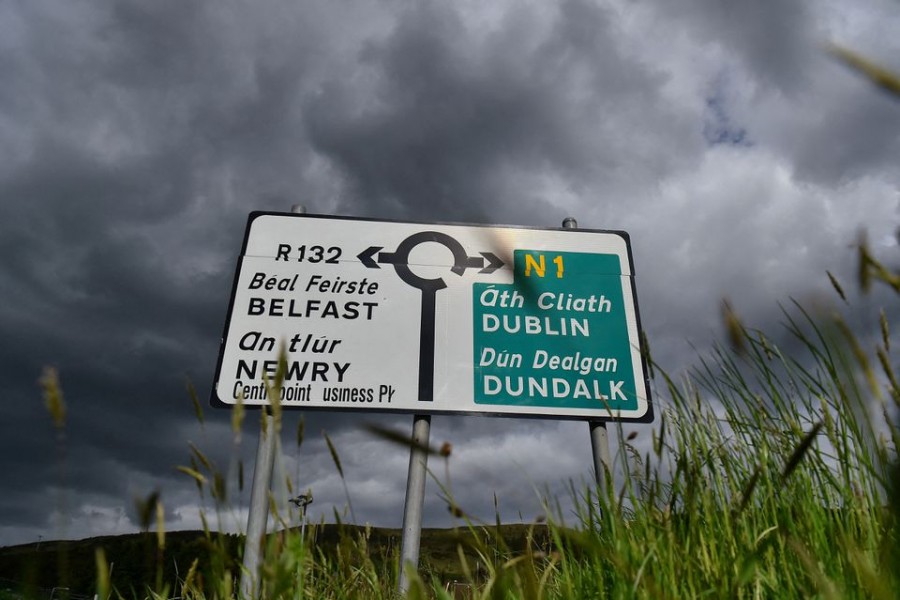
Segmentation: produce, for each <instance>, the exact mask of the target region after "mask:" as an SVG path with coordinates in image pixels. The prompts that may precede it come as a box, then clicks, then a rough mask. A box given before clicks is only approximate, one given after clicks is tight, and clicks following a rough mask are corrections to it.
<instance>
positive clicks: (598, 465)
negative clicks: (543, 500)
mask: <svg viewBox="0 0 900 600" xmlns="http://www.w3.org/2000/svg"><path fill="white" fill-rule="evenodd" d="M562 226H563V227H565V228H566V229H578V221H576V220H575V219H574V218H572V217H566V218H565V219H564V220H563V222H562ZM588 425H589V426H590V429H591V454H593V456H594V477H595V479H596V480H597V485H598V486H599V487H600V490H601V493H605V492H606V483H607V479H608V478H610V477H612V461H611V460H610V457H609V433H608V432H607V431H606V421H597V420H593V419H592V420H590V421H588Z"/></svg>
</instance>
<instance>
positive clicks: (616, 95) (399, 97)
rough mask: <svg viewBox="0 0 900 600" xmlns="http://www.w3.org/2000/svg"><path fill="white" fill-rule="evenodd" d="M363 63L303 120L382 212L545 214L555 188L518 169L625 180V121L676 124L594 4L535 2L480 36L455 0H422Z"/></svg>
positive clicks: (658, 80) (652, 75)
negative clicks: (554, 7) (539, 7)
mask: <svg viewBox="0 0 900 600" xmlns="http://www.w3.org/2000/svg"><path fill="white" fill-rule="evenodd" d="M360 62H361V64H360V67H359V68H360V73H358V74H357V76H356V77H353V78H340V79H337V78H336V79H334V80H331V81H328V82H326V83H325V84H324V85H323V86H322V89H321V90H320V91H319V92H318V93H317V94H316V95H314V96H313V98H312V100H311V101H310V102H309V104H308V107H307V110H306V120H307V123H308V126H309V129H310V135H311V140H312V142H313V143H314V144H315V146H316V148H317V149H318V150H319V151H321V152H322V153H324V154H325V155H326V156H328V157H330V158H332V159H333V160H334V161H335V162H336V163H337V164H338V165H340V166H341V167H342V169H343V170H344V171H345V172H346V173H347V174H348V176H349V177H350V179H351V181H352V182H353V184H354V188H355V194H354V196H353V198H354V200H355V201H358V200H356V199H359V198H365V199H366V200H367V203H368V204H367V205H368V206H369V207H372V204H371V203H372V202H375V203H377V204H375V207H377V206H378V205H379V204H383V205H384V207H385V210H386V214H385V216H387V215H391V216H393V215H396V216H408V217H413V218H424V217H426V216H429V215H430V216H432V218H433V216H434V215H440V217H441V218H444V219H451V220H466V221H484V220H486V219H488V218H489V216H488V214H487V213H486V212H485V208H486V207H488V206H490V214H491V215H494V216H493V217H492V218H494V219H496V216H495V215H497V214H498V213H499V214H509V215H516V218H517V219H518V220H519V221H520V222H522V221H524V222H529V223H530V222H541V221H543V223H546V221H547V218H548V215H547V198H546V197H545V198H540V197H538V196H535V195H534V193H533V190H529V189H528V186H529V185H530V182H527V181H524V182H523V181H517V176H519V175H524V174H525V173H529V172H530V173H542V172H548V173H551V174H553V175H555V176H558V177H560V178H562V179H565V180H567V181H568V182H569V185H571V186H574V187H578V186H580V185H585V184H586V183H587V181H593V180H595V179H602V178H604V177H608V178H610V179H617V178H618V173H617V170H618V165H619V164H620V161H621V160H623V157H622V156H621V155H620V151H621V150H624V151H625V152H632V151H633V149H632V148H631V147H630V146H628V145H627V144H626V145H624V146H623V147H622V148H616V146H615V144H616V142H617V141H619V139H620V138H621V136H623V135H632V134H633V133H634V131H630V132H626V131H622V130H620V129H619V127H624V128H626V129H627V127H628V126H629V125H631V126H633V127H635V128H637V130H638V131H639V132H640V131H650V130H652V129H653V128H654V127H657V126H659V127H663V128H664V129H667V130H671V129H673V128H675V129H677V128H678V127H679V123H678V119H677V118H674V115H670V114H668V112H667V110H666V108H665V106H664V105H663V104H661V103H657V101H656V100H655V98H654V91H655V90H656V88H658V87H659V86H660V85H661V84H662V82H663V77H662V75H661V74H660V73H656V72H654V71H653V70H650V69H647V68H646V67H645V66H644V65H641V64H638V63H637V62H636V61H634V60H633V59H632V58H630V57H629V56H628V55H623V54H622V52H621V50H620V48H619V47H618V46H617V45H616V44H615V40H614V35H613V34H612V32H611V31H610V23H609V16H608V13H607V11H606V10H605V9H602V8H599V7H597V6H595V5H593V4H591V3H585V2H565V3H563V4H562V5H561V7H560V10H559V11H558V12H557V11H551V14H549V15H541V14H537V13H532V12H529V11H528V10H527V9H526V10H524V11H522V14H517V15H515V16H509V17H508V19H507V20H504V21H502V22H501V24H500V25H499V31H497V32H495V33H494V35H492V36H490V37H489V38H488V39H484V40H483V39H478V38H477V37H475V36H473V35H472V32H471V31H470V30H469V29H468V28H467V26H466V24H465V23H464V22H463V21H462V17H461V16H460V15H459V14H457V13H456V12H455V11H454V9H452V8H449V7H448V6H447V5H444V4H440V3H431V2H428V3H422V4H417V5H414V7H412V8H409V9H407V12H405V13H403V15H402V18H401V19H399V22H398V24H397V25H396V27H395V28H394V29H393V31H391V33H390V35H388V36H386V37H385V38H384V39H379V40H375V41H372V42H369V43H367V44H366V45H365V46H364V49H363V50H362V52H361V56H360ZM626 98H627V99H628V100H627V102H628V105H627V106H625V105H623V101H625V99H626ZM670 117H672V121H674V123H671V122H668V123H667V122H666V120H667V119H669V118H670ZM623 122H624V125H623ZM628 158H630V157H628ZM633 158H638V157H637V156H634V157H633ZM640 158H651V160H653V161H654V162H660V161H657V160H656V159H657V157H647V156H643V157H640ZM626 160H627V158H626ZM655 166H661V167H663V168H665V167H667V166H668V165H665V164H663V165H655ZM348 208H350V207H348ZM369 210H372V209H371V208H370V209H369ZM563 216H564V215H563ZM559 218H560V217H559V216H557V215H553V217H552V221H554V222H555V221H557V220H559Z"/></svg>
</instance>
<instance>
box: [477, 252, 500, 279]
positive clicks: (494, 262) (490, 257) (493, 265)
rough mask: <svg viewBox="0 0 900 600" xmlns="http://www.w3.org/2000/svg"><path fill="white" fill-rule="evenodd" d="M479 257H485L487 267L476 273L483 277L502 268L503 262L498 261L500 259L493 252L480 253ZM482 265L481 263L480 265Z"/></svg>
mask: <svg viewBox="0 0 900 600" xmlns="http://www.w3.org/2000/svg"><path fill="white" fill-rule="evenodd" d="M481 255H482V256H483V257H485V258H486V259H487V261H488V266H486V267H485V268H483V269H482V270H480V271H478V272H479V273H481V274H483V275H490V274H491V273H493V272H494V271H496V270H497V269H499V268H500V267H502V266H503V261H502V260H500V257H499V256H497V255H496V254H494V253H493V252H482V253H481ZM482 264H483V263H482Z"/></svg>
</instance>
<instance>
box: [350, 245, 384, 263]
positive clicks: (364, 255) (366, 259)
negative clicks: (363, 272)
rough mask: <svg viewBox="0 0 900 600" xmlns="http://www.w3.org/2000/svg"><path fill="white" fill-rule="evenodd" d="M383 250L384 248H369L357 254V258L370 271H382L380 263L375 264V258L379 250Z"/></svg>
mask: <svg viewBox="0 0 900 600" xmlns="http://www.w3.org/2000/svg"><path fill="white" fill-rule="evenodd" d="M381 248H382V246H369V247H368V248H366V249H365V250H363V251H362V252H360V253H359V254H357V255H356V258H358V259H359V261H360V262H361V263H362V264H363V265H365V266H366V267H367V268H369V269H380V268H381V267H379V266H378V263H377V262H375V258H374V256H375V254H376V253H377V252H378V251H379V250H381Z"/></svg>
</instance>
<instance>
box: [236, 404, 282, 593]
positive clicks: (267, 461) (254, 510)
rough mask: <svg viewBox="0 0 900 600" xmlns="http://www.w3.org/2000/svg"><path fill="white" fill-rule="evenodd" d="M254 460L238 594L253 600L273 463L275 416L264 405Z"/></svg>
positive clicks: (264, 529)
mask: <svg viewBox="0 0 900 600" xmlns="http://www.w3.org/2000/svg"><path fill="white" fill-rule="evenodd" d="M264 410H265V414H264V415H263V418H262V420H261V422H262V426H261V430H260V432H259V444H258V445H257V447H256V464H255V465H254V467H253V488H252V489H251V491H250V514H249V515H248V516H247V539H246V541H245V542H244V561H243V566H242V568H241V598H243V599H244V600H253V599H254V598H256V596H257V595H258V593H259V559H260V554H261V553H262V552H261V551H262V545H263V542H264V540H265V536H266V521H268V519H269V498H268V496H269V487H270V485H271V482H272V467H273V466H274V465H275V440H276V439H277V436H278V433H277V431H275V417H274V416H273V415H272V413H271V412H269V410H268V409H264Z"/></svg>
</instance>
